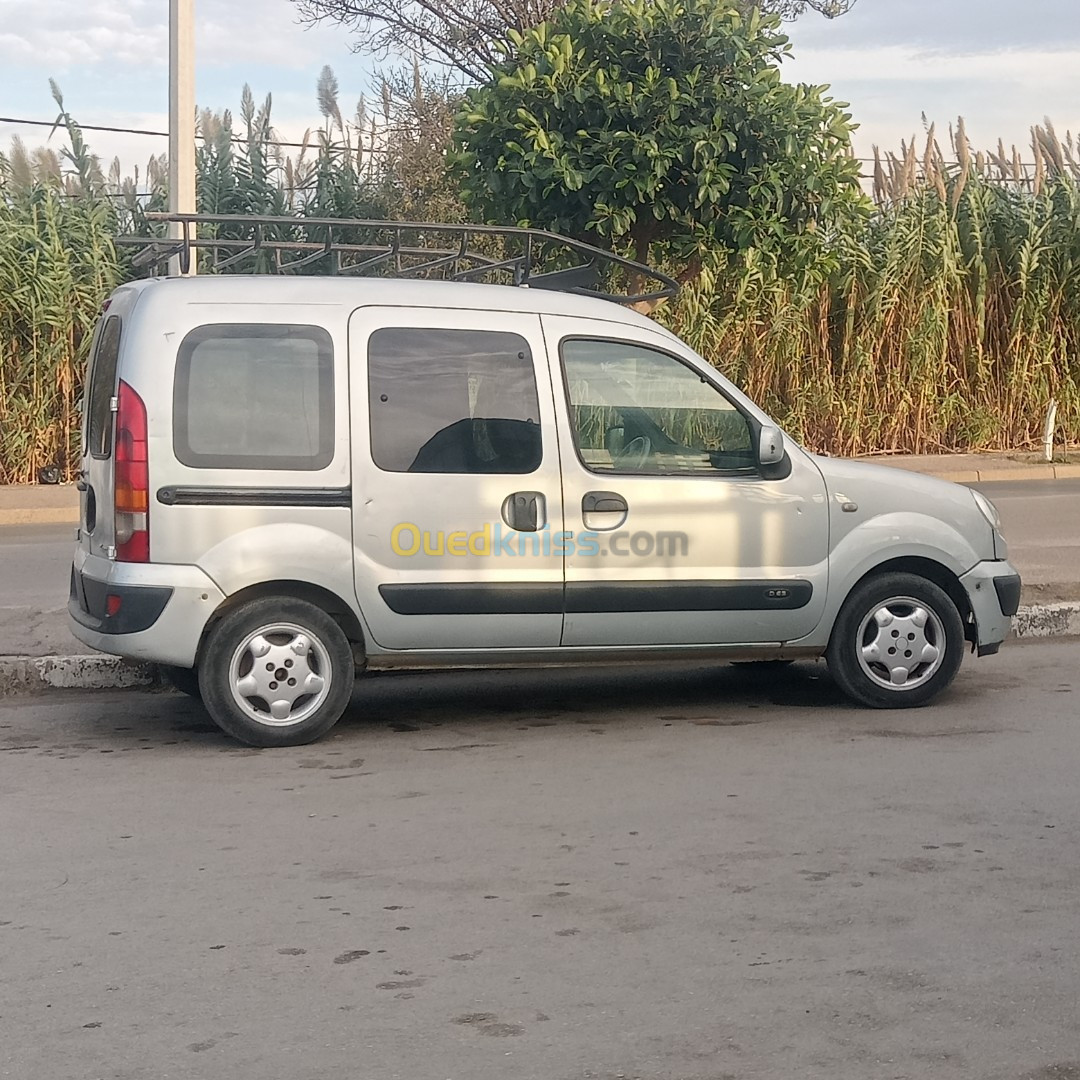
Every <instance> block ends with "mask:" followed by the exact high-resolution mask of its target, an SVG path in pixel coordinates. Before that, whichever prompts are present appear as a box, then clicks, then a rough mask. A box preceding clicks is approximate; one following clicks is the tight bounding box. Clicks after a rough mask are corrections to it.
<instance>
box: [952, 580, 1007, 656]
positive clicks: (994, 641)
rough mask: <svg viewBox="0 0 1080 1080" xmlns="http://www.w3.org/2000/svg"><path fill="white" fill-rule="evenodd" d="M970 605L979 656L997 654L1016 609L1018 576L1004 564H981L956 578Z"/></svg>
mask: <svg viewBox="0 0 1080 1080" xmlns="http://www.w3.org/2000/svg"><path fill="white" fill-rule="evenodd" d="M960 583H961V584H962V585H963V586H964V589H965V591H966V592H967V595H968V600H969V601H970V603H971V610H972V613H973V614H974V616H975V624H976V627H977V633H978V648H979V652H980V654H982V655H986V654H988V653H993V652H996V651H997V646H999V645H1000V644H1001V643H1002V642H1003V641H1004V640H1005V639H1006V637H1008V635H1009V631H1010V630H1011V629H1012V617H1013V616H1014V615H1015V614H1016V612H1017V609H1018V608H1019V606H1020V589H1021V581H1020V575H1019V574H1018V573H1017V572H1016V569H1015V568H1014V567H1013V566H1012V565H1011V564H1010V563H1008V562H1007V561H1005V560H999V561H995V562H981V563H978V564H977V565H976V566H973V567H972V568H971V569H970V570H969V571H968V572H967V573H966V574H964V576H963V577H962V578H961V579H960Z"/></svg>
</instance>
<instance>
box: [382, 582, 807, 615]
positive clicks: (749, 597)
mask: <svg viewBox="0 0 1080 1080" xmlns="http://www.w3.org/2000/svg"><path fill="white" fill-rule="evenodd" d="M379 595H380V596H381V597H382V598H383V600H384V601H385V603H386V606H387V607H388V608H390V610H391V611H393V612H394V613H395V614H397V615H557V614H559V613H560V612H562V611H563V610H564V605H565V610H566V612H567V613H575V614H586V613H590V614H598V615H599V614H617V613H620V612H635V611H636V612H644V611H794V610H796V609H798V608H803V607H806V605H807V604H809V603H810V599H811V597H812V596H813V595H814V587H813V585H811V584H810V582H809V581H725V582H715V581H619V582H605V583H601V584H594V583H591V582H582V583H576V582H570V583H568V584H567V585H566V588H565V599H564V589H563V586H562V585H559V584H552V585H533V584H528V583H524V584H517V583H514V584H505V585H503V584H480V583H477V584H472V583H467V584H463V583H458V582H455V583H452V584H447V585H439V584H416V585H413V584H407V585H380V586H379Z"/></svg>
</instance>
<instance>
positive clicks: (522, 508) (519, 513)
mask: <svg viewBox="0 0 1080 1080" xmlns="http://www.w3.org/2000/svg"><path fill="white" fill-rule="evenodd" d="M502 519H503V521H505V522H506V524H507V525H509V526H510V528H511V529H513V530H514V531H515V532H539V531H540V530H541V529H542V528H543V527H544V525H546V524H547V501H546V500H545V499H544V496H543V494H542V493H541V492H539V491H515V492H514V493H513V494H512V495H507V496H506V498H505V499H503V504H502Z"/></svg>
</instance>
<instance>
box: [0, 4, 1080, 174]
mask: <svg viewBox="0 0 1080 1080" xmlns="http://www.w3.org/2000/svg"><path fill="white" fill-rule="evenodd" d="M167 13H168V0H32V2H27V0H0V116H4V117H16V118H30V119H47V120H51V119H52V118H53V116H54V115H55V108H54V106H53V103H52V100H51V98H50V96H49V88H48V77H49V76H50V75H51V76H53V77H54V78H56V80H57V81H58V82H59V83H60V86H61V87H62V89H63V91H64V95H65V99H66V103H67V106H68V108H69V109H70V111H71V112H72V113H73V115H75V117H76V118H77V119H79V120H81V121H82V122H84V123H87V124H103V125H110V126H116V127H135V128H150V129H156V130H161V129H163V127H164V125H165V124H166V118H167V106H168V97H167V93H168V91H167V40H166V39H167ZM196 18H197V49H198V73H197V88H198V100H199V103H200V105H204V106H212V107H213V108H215V109H220V108H223V107H232V108H233V109H234V110H235V108H236V106H237V103H238V100H239V96H240V89H241V87H242V86H243V84H244V83H245V82H247V83H250V84H251V86H252V89H253V90H254V92H255V95H256V97H257V98H260V99H261V97H262V96H264V95H265V94H266V93H268V92H272V93H273V96H274V119H275V123H276V125H277V127H278V128H279V130H280V131H282V132H283V134H284V135H285V136H286V137H288V138H296V137H298V136H299V135H300V134H301V133H302V132H303V130H304V129H305V128H306V127H308V126H309V125H314V124H317V123H318V122H319V114H318V111H317V108H316V105H315V80H316V78H317V76H318V73H319V70H320V69H321V67H322V65H323V64H330V65H331V66H332V67H333V68H334V69H335V71H336V73H337V75H338V78H339V81H340V83H341V88H342V96H343V105H345V104H348V105H349V109H348V111H349V112H351V111H352V110H351V105H352V103H353V102H354V101H355V100H356V99H358V98H359V96H360V95H361V94H362V93H364V92H366V91H369V90H370V85H371V62H370V61H369V60H367V59H365V58H362V57H358V56H355V55H353V54H352V53H351V52H350V51H349V48H348V39H347V35H346V34H345V33H344V31H342V30H340V29H339V28H336V27H320V28H317V29H314V30H305V29H303V28H302V27H300V26H299V25H298V24H297V22H296V16H295V9H294V7H293V4H292V3H291V0H196ZM789 32H790V34H791V37H792V41H793V44H794V47H795V55H794V58H793V59H792V60H791V61H789V62H788V63H787V64H786V65H785V70H786V74H787V78H788V79H790V80H792V81H805V82H814V83H829V84H830V85H831V86H832V87H833V90H834V95H835V96H836V97H837V98H840V99H841V100H844V101H848V102H850V103H851V106H852V112H853V113H854V116H855V118H856V120H857V121H858V122H859V123H860V125H861V128H860V131H859V133H858V135H857V136H856V146H857V149H858V151H859V153H860V154H868V153H869V152H870V148H871V146H872V145H873V144H874V143H878V144H881V145H882V146H886V147H896V146H898V144H899V141H900V140H901V139H902V138H905V137H910V136H911V135H912V134H914V133H917V132H920V131H921V130H922V122H921V119H920V118H921V115H922V114H923V113H925V114H927V116H928V117H929V118H930V119H932V120H937V122H938V124H939V127H940V126H942V125H947V124H948V123H949V122H951V121H952V120H955V118H956V117H957V116H958V115H963V116H964V117H965V119H966V120H967V123H968V130H969V132H970V134H971V136H972V138H973V140H974V141H975V142H976V143H977V144H978V145H980V146H982V145H995V144H996V142H997V139H998V138H999V137H1002V138H1004V139H1005V141H1006V143H1007V144H1010V143H1013V142H1016V143H1018V144H1020V145H1021V146H1025V145H1026V144H1027V139H1028V136H1027V132H1028V130H1029V128H1030V126H1031V125H1032V124H1033V123H1037V122H1040V121H1041V120H1042V118H1043V117H1044V116H1046V115H1049V116H1050V117H1051V118H1052V119H1053V120H1054V122H1055V124H1056V125H1057V127H1058V129H1059V131H1065V130H1071V131H1074V132H1075V131H1077V129H1080V0H1023V2H1017V0H858V3H857V4H856V6H855V8H854V10H853V11H852V12H851V13H850V14H848V15H846V16H844V17H843V18H841V19H838V20H835V21H831V22H830V21H828V20H826V19H823V18H821V17H820V16H818V15H816V14H814V13H809V14H807V15H805V16H804V17H803V19H802V20H800V21H799V22H798V23H796V24H794V25H793V26H792V27H790V30H789ZM13 134H19V135H21V136H22V137H23V138H24V139H25V140H26V141H27V142H29V143H36V142H39V141H42V140H43V139H44V137H45V135H46V134H47V129H46V130H42V129H38V130H35V129H33V128H29V127H17V126H15V125H12V124H9V123H0V146H3V145H6V144H7V142H8V140H9V138H10V136H11V135H13ZM90 141H91V145H92V148H93V149H94V150H95V151H97V152H98V153H99V154H101V156H102V157H103V158H105V159H106V160H108V159H111V157H112V156H113V155H114V154H119V155H120V156H121V159H122V161H123V162H124V164H125V166H129V165H130V164H134V163H135V162H144V161H145V160H146V159H147V158H148V157H149V156H150V154H152V153H155V152H161V151H163V150H164V149H165V145H164V140H161V139H154V138H152V137H144V136H130V135H111V134H104V133H91V135H90Z"/></svg>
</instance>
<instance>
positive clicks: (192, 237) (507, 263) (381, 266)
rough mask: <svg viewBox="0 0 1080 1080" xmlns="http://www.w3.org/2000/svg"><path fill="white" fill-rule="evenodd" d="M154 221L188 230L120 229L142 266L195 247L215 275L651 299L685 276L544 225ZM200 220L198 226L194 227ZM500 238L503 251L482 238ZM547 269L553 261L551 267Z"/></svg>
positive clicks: (231, 218) (215, 218) (188, 253)
mask: <svg viewBox="0 0 1080 1080" xmlns="http://www.w3.org/2000/svg"><path fill="white" fill-rule="evenodd" d="M145 218H146V221H147V222H149V223H150V224H151V225H155V224H170V223H174V224H176V225H178V226H179V232H180V236H179V237H176V238H172V237H168V238H167V237H162V236H119V237H117V240H116V242H117V244H120V245H122V246H124V247H133V248H138V249H139V250H138V251H137V252H136V253H135V256H134V258H133V259H132V263H133V265H134V266H135V267H137V268H142V269H148V270H160V269H161V268H163V267H164V266H165V265H166V264H167V263H168V260H169V259H171V258H173V257H174V256H179V258H180V266H181V269H182V270H183V271H185V272H186V271H187V269H188V267H189V266H190V265H191V260H192V258H193V257H194V255H193V252H196V251H198V250H200V249H201V250H205V251H209V252H210V253H211V260H210V263H209V266H208V267H207V269H208V270H209V271H210V272H211V273H214V272H217V271H221V270H225V269H227V268H229V267H232V266H237V265H239V264H241V263H243V262H244V261H245V260H249V259H254V260H255V264H254V268H255V269H256V271H261V272H263V273H272V274H287V273H291V272H293V271H296V270H299V269H301V268H302V267H305V266H314V265H316V264H321V265H322V266H323V267H325V270H324V272H326V273H329V274H331V275H354V274H363V273H367V272H374V273H376V274H378V275H380V276H385V277H398V278H409V277H412V278H420V277H422V278H432V277H434V278H439V279H442V280H448V281H489V282H499V283H503V284H512V285H520V286H525V287H529V288H534V289H554V290H558V291H561V292H571V293H579V294H582V295H586V296H595V297H599V298H601V299H604V300H613V301H615V302H616V303H621V304H637V303H647V302H651V301H656V300H664V299H668V298H670V297H673V296H674V295H675V294H676V293H677V292H678V291H679V283H678V282H677V281H676V280H675V279H674V278H672V277H670V276H669V275H667V274H665V273H662V272H661V271H659V270H655V269H653V268H652V267H650V266H645V265H644V264H643V263H638V262H635V261H634V260H633V259H627V258H624V257H623V256H621V255H616V254H615V253H613V252H611V251H604V250H603V249H602V248H598V247H594V246H593V245H591V244H586V243H584V242H583V241H581V240H574V239H571V238H570V237H567V236H560V235H558V234H557V233H552V232H546V231H545V230H543V229H525V228H518V227H513V226H508V227H504V226H501V225H456V224H442V223H439V224H432V223H425V222H415V221H369V220H366V219H351V218H294V217H272V216H263V215H256V214H250V215H249V214H163V213H148V214H146V215H145ZM193 226H194V228H193ZM481 238H486V239H489V240H491V241H498V242H499V244H498V245H497V246H496V248H495V250H497V251H498V253H497V254H493V253H492V251H491V249H492V247H493V245H492V244H490V243H489V244H488V248H489V250H488V251H484V250H480V249H478V247H477V246H476V241H477V240H478V239H481ZM542 267H549V268H548V269H542ZM611 271H616V272H621V273H622V275H623V276H624V277H625V281H626V286H627V287H626V291H625V292H608V291H605V290H604V288H603V285H604V280H605V276H607V277H608V278H610V276H611V273H610V272H611Z"/></svg>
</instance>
